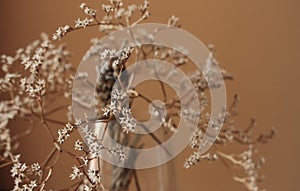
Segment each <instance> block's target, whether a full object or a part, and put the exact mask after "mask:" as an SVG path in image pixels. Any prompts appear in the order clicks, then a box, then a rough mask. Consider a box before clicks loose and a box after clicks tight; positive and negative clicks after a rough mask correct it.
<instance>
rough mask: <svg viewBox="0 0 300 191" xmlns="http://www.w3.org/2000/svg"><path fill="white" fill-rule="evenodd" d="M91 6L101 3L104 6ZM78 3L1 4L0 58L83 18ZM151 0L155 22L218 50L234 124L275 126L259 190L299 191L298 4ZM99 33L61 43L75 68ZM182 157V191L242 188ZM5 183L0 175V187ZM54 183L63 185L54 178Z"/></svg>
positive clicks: (216, 168) (220, 170) (219, 169)
mask: <svg viewBox="0 0 300 191" xmlns="http://www.w3.org/2000/svg"><path fill="white" fill-rule="evenodd" d="M88 2H91V4H94V5H100V4H99V3H100V2H101V1H88ZM79 3H80V1H77V0H76V1H75V0H64V1H62V0H43V1H41V0H26V1H20V0H9V1H8V0H7V1H0V10H1V11H0V23H1V36H0V53H12V52H13V51H14V50H15V49H17V48H19V47H22V46H25V45H26V44H27V43H29V42H30V41H32V40H34V39H35V38H37V37H38V36H39V33H40V32H42V31H45V32H47V33H51V32H53V31H54V30H55V29H56V27H57V26H59V25H62V24H68V23H72V22H73V20H74V19H75V18H77V17H80V16H81V17H82V16H83V15H82V14H81V13H80V10H79V9H78V5H79ZM150 3H151V7H152V9H151V10H152V19H151V21H152V22H165V21H167V18H168V17H170V16H171V15H172V14H173V13H175V14H176V15H177V16H179V17H180V18H181V23H182V27H183V28H184V29H186V30H188V31H189V32H191V33H193V34H194V35H195V36H197V37H198V38H199V39H201V40H202V41H203V42H204V43H206V44H208V43H213V44H215V45H216V48H217V58H218V60H219V61H220V63H221V66H222V67H224V68H226V69H227V70H228V71H230V72H231V73H233V74H234V75H235V77H236V81H235V82H233V83H231V84H230V87H228V95H229V98H231V97H230V96H232V95H233V93H235V92H238V93H239V95H240V97H241V105H240V113H241V116H240V117H239V119H238V121H237V124H238V125H239V126H246V125H247V124H248V120H249V119H250V118H251V117H256V118H257V122H258V128H259V131H267V130H268V129H269V128H271V127H276V128H277V129H278V135H277V137H276V139H275V140H273V141H272V142H271V144H270V145H264V146H262V147H261V149H260V151H261V152H262V153H264V155H265V156H266V158H267V164H266V166H265V168H264V170H263V172H264V173H265V175H266V180H265V182H264V184H263V185H264V186H265V188H267V189H268V190H272V191H282V190H286V191H296V190H299V189H300V186H299V185H298V184H297V182H296V181H299V177H298V170H300V164H299V162H298V161H299V160H300V150H299V148H300V141H299V139H300V128H299V125H300V102H299V100H298V98H299V97H300V90H299V85H298V83H299V82H300V81H299V80H300V75H299V71H300V65H299V60H300V53H299V44H300V38H299V35H300V24H299V18H300V11H299V10H300V1H298V0H248V1H245V0H226V1H224V0H210V1H208V0H184V1H174V0H152V1H151V2H150ZM96 31H97V30H95V29H88V32H87V34H85V35H82V34H83V33H81V32H78V33H73V34H72V35H70V36H68V37H67V38H66V42H67V43H68V45H69V49H70V50H71V51H72V52H74V59H73V62H74V64H78V61H79V60H80V58H81V57H82V55H83V54H84V53H85V51H86V50H87V49H88V47H89V37H92V36H93V35H96V34H97V32H96ZM71 38H72V39H73V40H70V39H71ZM74 39H76V40H74ZM297 82H298V83H297ZM24 149H26V148H24ZM183 157H184V156H183V155H181V156H180V157H179V158H178V159H176V162H177V163H178V169H177V171H178V178H177V180H178V181H180V182H181V184H180V190H189V191H193V190H209V191H213V190H244V188H243V187H242V186H240V185H237V184H235V183H234V182H233V181H232V180H231V174H230V173H229V172H228V171H226V170H225V168H224V167H223V166H222V165H221V164H213V165H199V166H197V167H196V168H194V169H192V170H191V171H190V172H186V171H183V170H182V169H181V165H180V164H179V163H180V162H182V160H183ZM32 158H34V154H32ZM67 170H68V169H66V171H67ZM182 171H183V172H182ZM198 179H200V180H198ZM3 181H4V179H2V177H1V185H3ZM53 184H54V182H53ZM55 184H61V183H59V180H57V182H55ZM195 185H198V189H196V188H195Z"/></svg>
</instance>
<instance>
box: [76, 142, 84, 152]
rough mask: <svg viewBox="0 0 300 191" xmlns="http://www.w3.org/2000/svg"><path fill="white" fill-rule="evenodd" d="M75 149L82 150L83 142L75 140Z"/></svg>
mask: <svg viewBox="0 0 300 191" xmlns="http://www.w3.org/2000/svg"><path fill="white" fill-rule="evenodd" d="M75 150H77V151H82V150H83V143H82V142H81V141H79V140H77V141H76V142H75Z"/></svg>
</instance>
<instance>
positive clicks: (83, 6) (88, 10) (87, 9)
mask: <svg viewBox="0 0 300 191" xmlns="http://www.w3.org/2000/svg"><path fill="white" fill-rule="evenodd" d="M79 7H80V9H82V10H83V11H84V13H85V14H86V15H89V16H92V17H95V16H96V10H94V9H91V8H90V7H89V6H87V5H86V4H85V3H81V4H80V6H79Z"/></svg>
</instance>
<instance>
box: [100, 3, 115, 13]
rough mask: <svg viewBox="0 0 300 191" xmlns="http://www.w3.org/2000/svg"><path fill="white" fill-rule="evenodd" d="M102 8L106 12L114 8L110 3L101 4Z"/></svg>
mask: <svg viewBox="0 0 300 191" xmlns="http://www.w3.org/2000/svg"><path fill="white" fill-rule="evenodd" d="M102 9H103V10H104V11H105V12H106V13H107V14H108V13H110V12H112V11H113V10H114V8H113V7H112V6H111V5H104V4H102Z"/></svg>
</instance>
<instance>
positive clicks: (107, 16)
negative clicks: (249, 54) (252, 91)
mask: <svg viewBox="0 0 300 191" xmlns="http://www.w3.org/2000/svg"><path fill="white" fill-rule="evenodd" d="M80 8H81V9H82V10H83V12H84V14H85V15H86V18H84V19H77V20H76V21H75V25H74V26H73V27H71V26H69V25H65V26H62V27H59V28H58V29H57V31H56V32H55V33H54V34H53V36H52V39H53V40H61V39H62V38H63V37H64V36H65V35H66V34H68V33H70V32H72V31H76V30H81V29H84V28H87V27H93V26H99V27H100V30H101V31H102V32H104V33H109V32H111V31H113V30H116V29H120V28H123V27H127V26H134V25H136V24H138V23H140V22H142V21H143V20H145V19H147V18H148V17H149V16H150V11H149V2H148V1H144V2H143V3H141V4H139V5H137V4H131V5H128V6H127V7H125V5H124V3H123V1H122V0H110V1H109V3H108V4H104V5H101V6H100V9H102V11H103V17H100V16H101V13H99V12H97V11H96V9H92V8H90V7H89V6H88V5H87V4H85V3H83V4H81V5H80ZM136 16H137V18H136V19H135V17H136ZM178 21H179V20H178V18H177V17H175V16H172V17H171V18H170V19H169V21H168V25H169V27H179V26H180V24H179V22H178ZM153 38H154V35H153V34H145V39H148V40H149V41H151V40H153ZM99 42H100V41H99V40H97V39H94V40H93V45H92V47H93V48H92V49H91V50H90V52H89V54H87V55H88V56H87V57H86V58H84V59H87V58H88V57H90V56H92V55H98V56H100V57H101V58H102V60H103V63H104V64H103V65H101V66H100V67H99V68H98V73H99V76H100V78H99V81H98V84H97V91H96V92H97V94H98V96H99V97H98V99H99V100H100V101H101V102H102V103H103V106H101V107H99V111H98V112H99V117H97V118H95V119H88V117H86V119H74V121H75V122H73V123H72V121H73V119H71V118H70V117H69V121H70V122H65V121H60V120H56V119H53V118H51V116H52V115H53V114H56V113H58V112H62V111H65V110H67V109H69V110H68V111H70V106H69V104H68V105H64V106H59V107H54V108H53V107H51V104H49V103H51V102H52V101H53V99H56V98H57V96H61V97H65V98H70V95H71V89H72V83H73V80H74V71H75V69H74V68H72V65H71V63H70V61H69V57H70V53H69V52H68V51H67V50H66V49H65V46H64V45H55V44H53V42H51V40H50V39H49V38H48V36H47V35H45V34H43V35H42V36H41V40H37V41H34V42H33V43H32V44H30V45H28V46H27V47H26V48H24V49H19V50H17V51H16V54H15V55H14V56H8V55H2V56H1V63H2V64H1V69H2V71H3V72H4V73H5V75H4V77H1V78H0V82H1V85H0V92H1V93H3V94H4V95H5V96H6V97H7V98H6V99H5V100H3V101H1V103H0V168H3V167H6V166H11V175H12V177H13V178H14V188H13V190H34V189H35V190H45V189H46V186H47V185H48V181H49V179H50V178H51V177H52V176H53V172H54V170H53V169H54V167H55V165H56V164H57V161H58V160H59V159H60V158H61V156H62V153H65V154H67V155H69V156H70V157H71V158H73V159H74V161H75V162H76V164H75V165H73V167H72V168H71V167H70V175H69V178H70V179H71V180H72V181H74V183H73V184H72V185H70V186H68V187H67V188H66V189H74V190H77V189H78V190H106V188H105V187H104V185H103V182H102V177H103V176H105V175H104V174H103V172H102V169H101V164H100V163H101V158H100V156H101V153H102V152H108V153H110V154H111V155H113V156H114V157H117V158H118V159H119V161H120V162H124V161H126V160H127V158H128V157H129V156H128V155H127V154H128V153H126V150H124V149H123V148H119V147H118V148H115V147H111V148H106V147H104V146H103V143H102V138H103V137H102V138H100V139H99V137H97V136H96V135H95V132H94V131H93V130H92V129H90V128H89V127H90V124H97V123H98V124H99V123H100V124H104V126H103V127H104V131H106V130H107V129H108V127H113V128H111V129H113V132H112V135H113V136H114V137H115V139H116V140H118V141H119V142H120V143H121V144H123V145H129V146H131V147H137V148H142V147H143V145H142V144H141V139H140V137H139V136H134V141H132V142H130V141H129V138H128V136H123V132H122V131H125V132H127V133H128V132H131V131H132V132H134V128H135V126H136V125H137V124H136V123H135V122H134V121H133V120H132V118H131V117H130V115H129V114H130V109H125V108H122V107H120V106H119V105H118V103H117V102H114V101H113V100H118V99H122V96H124V95H125V94H126V95H127V96H129V98H130V102H134V101H135V100H136V99H142V100H144V101H145V103H151V100H150V99H149V98H147V97H146V96H145V95H143V93H142V92H139V91H137V90H135V89H131V90H129V91H127V92H122V91H121V92H111V91H112V86H109V87H105V88H104V87H102V86H104V85H105V84H107V81H105V79H113V81H115V80H120V73H121V72H122V71H123V70H124V69H125V68H126V65H128V64H129V63H127V62H128V60H129V57H135V61H139V60H145V59H147V58H157V59H161V60H165V61H169V62H170V63H173V64H174V66H175V67H184V66H185V65H186V64H187V63H188V62H189V60H188V58H187V57H186V56H185V55H183V54H182V53H180V52H179V51H176V50H171V49H169V48H166V47H160V46H152V45H151V46H140V47H137V48H135V49H133V48H132V47H124V48H123V49H121V50H107V49H103V47H102V46H101V44H100V43H99ZM210 48H211V51H212V52H211V54H210V55H209V57H208V58H207V62H206V66H205V69H207V70H206V73H207V75H208V76H209V78H211V80H210V81H212V80H213V81H214V84H210V87H213V88H218V87H219V81H220V80H221V79H218V78H215V74H214V73H213V71H210V70H209V69H210V67H211V66H212V65H214V64H216V63H217V61H216V60H215V59H214V55H213V54H214V51H213V47H210ZM133 50H134V51H133ZM182 52H184V50H182ZM19 68H21V70H19ZM154 72H157V71H154ZM222 75H223V78H224V79H225V80H232V79H233V76H232V75H231V74H229V73H228V72H226V71H225V70H222ZM87 77H88V76H87V74H79V75H78V78H80V79H82V80H86V78H87ZM107 77H109V78H107ZM190 78H191V81H192V83H193V85H194V86H195V88H196V89H197V91H198V94H199V101H200V103H201V104H200V108H199V110H197V111H194V110H183V111H181V112H179V110H180V102H179V100H178V98H176V97H173V98H170V97H169V96H168V95H167V93H166V90H165V85H164V84H163V83H161V82H159V83H160V87H161V91H162V95H163V98H164V101H165V102H166V104H165V106H166V107H167V108H168V109H169V110H170V113H168V114H167V116H166V119H164V120H163V125H162V127H164V129H165V130H166V132H167V133H170V134H172V133H175V132H176V131H177V125H178V124H177V123H176V122H175V121H176V118H177V117H184V118H186V119H189V118H193V117H194V116H197V117H199V119H200V121H199V125H198V128H197V129H196V130H195V132H194V134H193V135H192V137H191V143H190V147H191V149H193V153H192V154H191V156H190V157H188V158H187V160H186V162H185V164H184V167H185V168H190V167H191V166H193V165H195V164H197V163H198V162H199V161H201V160H208V161H221V162H223V164H224V165H225V166H226V167H228V168H229V169H230V170H231V171H233V167H239V168H241V169H243V170H244V176H238V175H236V174H234V173H233V174H234V177H233V178H234V180H235V181H237V182H240V183H242V184H244V185H245V187H246V188H247V189H248V190H251V191H256V190H261V189H260V188H259V182H260V181H261V180H262V176H261V175H260V174H259V172H258V171H259V169H260V168H261V167H262V165H263V163H264V158H260V159H259V160H257V161H256V160H255V159H254V153H255V150H256V147H257V146H258V145H259V144H260V143H267V142H268V141H269V140H270V139H272V138H273V136H274V134H275V130H272V131H271V132H270V133H269V134H262V135H260V136H259V137H257V138H253V137H252V131H253V128H254V127H255V121H254V120H252V122H251V124H250V126H249V127H248V128H246V129H240V128H237V127H235V125H234V119H233V118H234V117H235V116H236V115H237V113H238V112H237V104H238V96H235V98H234V102H233V104H232V105H231V107H229V109H228V111H226V116H225V119H226V120H225V127H224V128H222V129H221V132H220V134H219V135H218V137H217V140H216V144H215V146H214V149H213V150H211V151H209V153H206V154H202V155H201V154H200V153H199V152H198V150H199V144H200V142H201V141H202V139H203V135H204V132H205V130H206V128H207V127H208V125H209V117H210V116H209V114H208V113H205V111H206V108H207V106H208V105H209V102H208V99H207V97H206V92H205V91H206V90H207V89H208V84H207V83H206V79H204V76H203V75H202V73H201V72H195V73H193V74H191V75H190ZM73 94H76V92H73ZM111 95H112V98H113V99H111V97H110V96H111ZM80 99H85V98H83V97H80V96H79V97H78V99H77V100H75V101H78V102H79V101H80ZM93 99H95V98H93ZM99 100H98V101H99ZM93 103H95V102H93ZM87 107H89V106H87ZM101 109H103V112H102V111H101ZM117 112H119V113H121V124H118V123H117V122H116V120H115V118H114V115H115V114H116V113H117ZM68 113H70V112H68ZM101 115H103V116H101ZM16 118H20V119H23V120H24V121H26V122H39V123H40V126H41V127H42V128H44V129H45V131H46V132H47V133H48V135H49V137H50V139H51V143H52V144H53V145H52V150H51V151H50V152H49V154H48V155H47V156H46V158H45V160H44V161H43V162H40V163H38V162H34V163H32V164H26V163H24V162H21V160H20V155H19V154H16V153H15V150H16V148H17V146H18V142H19V139H20V138H21V137H22V136H25V135H27V134H29V133H31V130H32V128H37V127H33V125H32V124H31V125H30V127H29V128H27V129H26V130H25V131H24V132H23V133H20V134H16V135H14V134H13V132H11V124H10V122H11V121H12V120H14V119H16ZM214 125H215V126H218V122H217V121H216V122H214ZM54 126H58V127H59V129H58V130H57V134H56V133H53V127H54ZM78 127H85V128H83V133H84V139H85V141H87V143H88V144H87V145H88V147H86V146H85V145H84V144H83V142H82V141H80V140H77V141H76V142H75V144H74V150H75V151H74V152H73V151H69V150H67V149H66V148H65V146H64V144H65V142H67V141H69V140H68V138H69V137H71V136H75V135H74V134H75V133H74V132H76V131H77V129H78ZM120 135H122V136H120ZM125 135H127V134H125ZM149 135H150V136H151V138H152V140H153V141H154V142H155V143H156V144H161V143H162V140H160V139H159V138H158V137H156V136H155V135H154V134H152V133H150V134H149ZM229 143H237V144H240V145H241V146H244V147H246V148H247V149H246V150H245V151H244V152H242V153H237V154H236V153H226V152H225V151H224V150H225V148H226V147H224V146H226V145H228V144H229ZM113 174H114V178H113V182H112V185H111V187H110V188H109V189H110V190H112V191H117V190H126V189H128V187H129V184H130V183H131V182H132V180H135V185H136V188H137V190H141V185H139V182H138V178H137V177H138V176H137V175H138V173H137V171H136V170H130V169H124V168H117V167H116V168H114V169H113ZM47 189H48V187H47Z"/></svg>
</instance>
